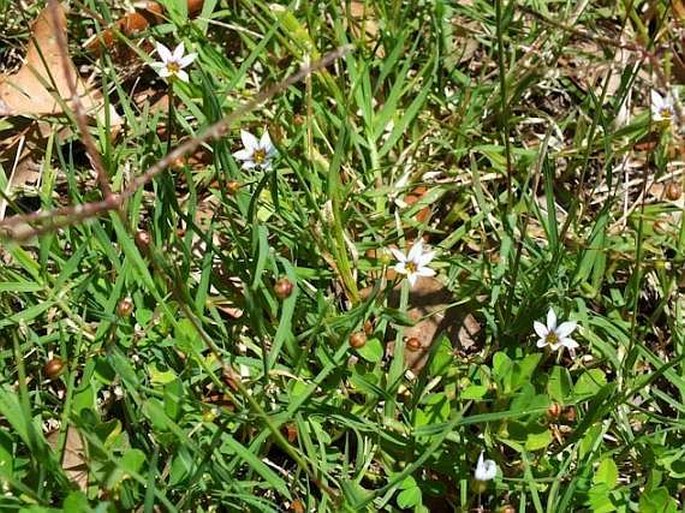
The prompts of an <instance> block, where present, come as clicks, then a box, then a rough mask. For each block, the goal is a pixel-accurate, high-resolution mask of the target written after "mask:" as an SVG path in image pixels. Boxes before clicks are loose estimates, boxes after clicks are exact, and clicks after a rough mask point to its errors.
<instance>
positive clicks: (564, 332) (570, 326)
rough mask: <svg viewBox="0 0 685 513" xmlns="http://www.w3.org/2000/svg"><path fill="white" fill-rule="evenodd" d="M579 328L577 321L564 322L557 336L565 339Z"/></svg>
mask: <svg viewBox="0 0 685 513" xmlns="http://www.w3.org/2000/svg"><path fill="white" fill-rule="evenodd" d="M577 327H578V323H577V322H576V321H566V322H562V323H561V324H560V325H559V326H558V327H557V336H558V337H559V338H564V337H566V336H568V335H570V334H571V333H573V332H574V331H575V329H576V328H577Z"/></svg>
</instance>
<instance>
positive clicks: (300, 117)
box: [293, 114, 304, 126]
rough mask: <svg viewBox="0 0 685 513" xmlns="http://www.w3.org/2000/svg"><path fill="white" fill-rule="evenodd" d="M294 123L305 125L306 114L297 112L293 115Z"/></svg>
mask: <svg viewBox="0 0 685 513" xmlns="http://www.w3.org/2000/svg"><path fill="white" fill-rule="evenodd" d="M293 124H294V125H295V126H300V125H304V116H303V115H302V114H295V115H294V116H293Z"/></svg>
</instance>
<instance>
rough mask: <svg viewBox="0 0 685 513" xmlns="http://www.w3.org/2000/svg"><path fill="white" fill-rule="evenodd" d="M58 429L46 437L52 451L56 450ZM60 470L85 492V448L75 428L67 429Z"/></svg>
mask: <svg viewBox="0 0 685 513" xmlns="http://www.w3.org/2000/svg"><path fill="white" fill-rule="evenodd" d="M59 433H60V431H59V429H58V430H55V431H53V432H52V433H50V434H49V435H48V436H47V439H48V444H49V445H50V447H52V449H53V450H58V447H57V442H58V440H59ZM62 468H63V469H64V473H65V474H66V475H67V476H68V477H69V478H70V479H71V480H72V481H73V482H74V483H76V485H78V487H79V489H81V490H83V491H85V490H86V489H87V488H88V465H87V464H86V446H85V444H84V443H83V439H82V438H81V435H80V434H79V432H78V430H77V429H76V428H75V427H72V426H68V427H67V440H66V443H65V444H64V454H63V456H62Z"/></svg>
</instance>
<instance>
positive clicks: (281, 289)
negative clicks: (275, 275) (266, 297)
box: [274, 278, 293, 300]
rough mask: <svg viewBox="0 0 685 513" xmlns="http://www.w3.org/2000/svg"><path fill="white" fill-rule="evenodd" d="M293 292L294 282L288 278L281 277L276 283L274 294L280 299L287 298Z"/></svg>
mask: <svg viewBox="0 0 685 513" xmlns="http://www.w3.org/2000/svg"><path fill="white" fill-rule="evenodd" d="M292 293H293V283H292V282H291V281H290V280H289V279H288V278H281V279H280V280H278V281H277V282H276V283H275V284H274V294H276V297H277V298H278V299H280V300H283V299H287V298H289V297H290V294H292Z"/></svg>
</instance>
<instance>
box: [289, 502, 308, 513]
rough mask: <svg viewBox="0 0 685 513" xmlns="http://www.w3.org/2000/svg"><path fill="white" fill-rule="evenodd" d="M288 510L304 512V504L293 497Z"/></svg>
mask: <svg viewBox="0 0 685 513" xmlns="http://www.w3.org/2000/svg"><path fill="white" fill-rule="evenodd" d="M290 511H292V513H304V511H305V510H304V504H302V501H301V500H300V499H295V500H294V501H293V503H292V504H291V505H290Z"/></svg>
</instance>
